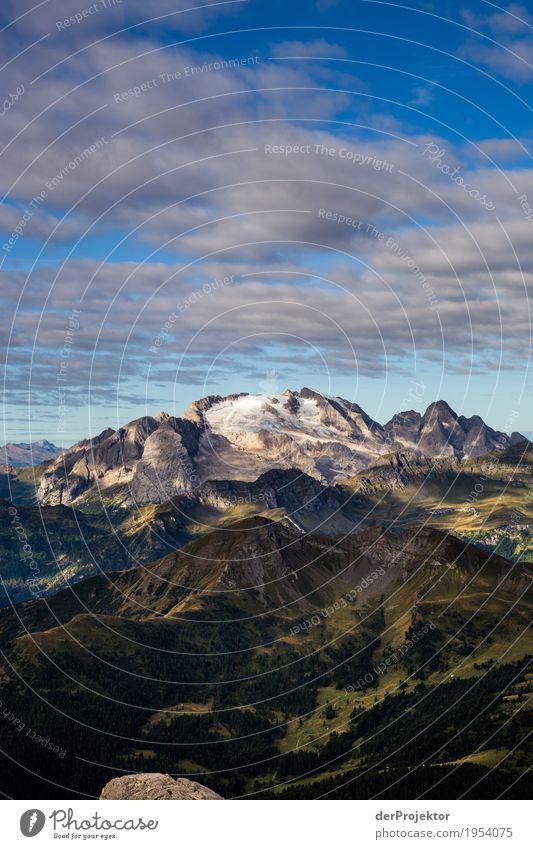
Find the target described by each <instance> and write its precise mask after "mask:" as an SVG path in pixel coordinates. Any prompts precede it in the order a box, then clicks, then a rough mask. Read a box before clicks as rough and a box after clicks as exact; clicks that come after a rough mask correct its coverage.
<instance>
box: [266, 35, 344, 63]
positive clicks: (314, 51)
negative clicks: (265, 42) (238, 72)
mask: <svg viewBox="0 0 533 849" xmlns="http://www.w3.org/2000/svg"><path fill="white" fill-rule="evenodd" d="M272 55H273V56H277V57H280V56H282V57H286V56H291V57H302V56H306V57H316V56H319V57H323V58H333V59H334V58H344V57H346V56H347V51H346V50H345V48H344V47H341V46H340V44H332V43H331V42H329V41H326V40H325V39H323V38H317V39H315V40H313V41H280V42H278V43H277V44H274V45H272Z"/></svg>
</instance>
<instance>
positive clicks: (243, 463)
mask: <svg viewBox="0 0 533 849" xmlns="http://www.w3.org/2000/svg"><path fill="white" fill-rule="evenodd" d="M522 439H524V437H522V436H520V434H513V435H512V436H507V435H506V434H504V433H500V432H498V431H494V430H493V429H492V428H490V427H488V426H487V425H486V424H485V423H484V422H483V421H482V419H481V418H479V416H472V417H471V418H465V417H464V416H457V414H456V413H454V411H453V410H452V409H451V408H450V407H449V406H448V404H446V403H445V402H444V401H439V402H437V403H434V404H430V406H429V407H428V409H427V410H426V412H425V413H424V415H420V414H419V413H417V412H415V411H413V410H410V411H407V412H403V413H398V414H397V415H396V416H394V418H393V419H391V421H390V422H388V423H387V424H385V425H381V424H379V423H378V422H375V421H374V420H373V419H372V418H370V416H368V415H367V414H366V413H365V412H364V410H362V409H361V407H359V406H358V405H357V404H354V403H352V402H350V401H346V400H344V399H342V398H334V397H330V396H327V395H324V394H321V393H319V392H316V391H314V390H312V389H306V388H305V389H302V390H301V391H300V392H293V391H290V390H286V391H285V392H283V393H281V394H265V395H249V394H246V393H243V394H239V395H230V396H227V397H224V398H222V397H220V396H209V397H207V398H202V399H201V400H199V401H196V402H195V403H194V404H193V405H192V406H191V407H190V408H189V409H188V410H187V411H186V412H185V413H183V415H182V416H181V417H179V418H177V417H174V416H170V415H168V414H167V413H160V414H159V415H158V416H155V417H151V416H148V417H145V418H142V419H137V420H135V421H133V422H130V423H129V424H127V425H126V426H125V427H122V428H120V429H119V430H117V431H113V430H111V429H109V430H106V431H104V432H103V433H102V434H100V436H98V437H96V438H94V439H92V440H85V441H83V442H80V443H78V444H77V445H75V446H73V447H72V448H71V449H69V450H68V451H67V452H65V454H63V455H62V457H61V458H60V459H58V460H57V461H56V462H55V463H54V464H52V465H51V466H50V467H49V468H48V469H47V470H46V471H45V473H44V475H43V477H42V480H41V485H40V490H39V498H40V500H41V501H42V502H43V503H47V504H58V503H70V502H72V501H76V500H77V499H78V498H80V497H87V496H88V495H92V494H94V495H96V496H97V497H100V495H102V496H103V497H109V498H114V499H119V500H120V501H121V502H122V503H124V504H131V503H138V504H146V503H149V502H152V503H161V502H163V501H165V500H167V499H169V498H171V497H172V496H173V495H175V494H177V493H183V492H188V491H192V490H195V489H197V488H198V487H199V486H200V485H201V484H202V483H204V482H205V481H208V480H242V481H254V480H256V479H257V478H258V477H259V476H260V475H262V474H264V473H265V472H267V471H269V470H270V469H273V468H277V469H299V470H300V471H302V472H305V473H306V474H307V475H309V476H310V477H312V478H315V479H316V480H319V481H320V482H322V483H323V484H330V483H333V482H335V481H338V480H342V479H343V478H347V477H350V476H351V475H354V474H355V473H357V472H358V471H360V470H361V469H364V468H367V467H368V466H370V465H372V463H374V462H375V461H376V459H377V458H378V457H380V456H381V455H383V454H388V453H391V452H394V451H401V450H407V451H410V452H414V453H418V454H422V455H424V456H428V457H450V456H451V457H456V458H464V457H470V456H477V455H480V454H484V453H487V452H488V451H492V450H497V449H503V448H506V447H508V446H509V445H511V444H513V443H514V442H518V441H520V440H522Z"/></svg>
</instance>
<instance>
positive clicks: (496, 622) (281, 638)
mask: <svg viewBox="0 0 533 849" xmlns="http://www.w3.org/2000/svg"><path fill="white" fill-rule="evenodd" d="M531 603H532V598H531V592H530V584H529V581H528V578H527V571H526V570H525V568H524V567H523V566H520V565H514V566H513V565H512V564H510V563H509V562H507V561H505V560H503V559H502V558H499V557H497V556H493V555H490V554H489V553H486V552H483V551H482V550H480V549H479V548H476V547H473V546H468V545H465V544H464V543H463V542H461V541H459V540H457V539H455V538H453V537H450V536H449V535H448V534H446V533H441V532H439V531H436V530H433V529H429V528H425V529H419V530H408V531H405V532H402V533H400V534H396V535H395V534H391V533H388V532H385V531H383V530H382V529H380V528H375V529H371V530H368V531H365V532H363V533H362V534H357V535H352V536H350V537H347V538H341V537H338V538H335V539H333V540H330V541H327V540H326V539H325V538H324V537H321V536H314V535H302V534H300V533H297V532H295V531H291V530H289V529H288V528H285V527H283V526H282V525H279V524H277V523H275V522H272V521H269V520H268V519H265V518H264V517H263V518H261V517H250V518H248V519H244V520H241V521H240V522H238V523H236V524H234V525H232V526H230V527H229V528H227V529H224V530H222V529H221V530H218V531H214V532H212V533H210V534H208V535H206V536H205V537H203V538H202V539H199V540H196V541H194V542H193V543H190V544H188V545H187V546H186V547H185V548H184V549H183V550H182V551H180V552H175V553H173V554H170V555H168V556H166V557H164V558H162V559H161V560H159V561H156V562H155V563H153V564H151V565H150V566H149V567H144V568H138V569H133V570H129V571H126V572H119V573H115V574H109V575H102V576H98V577H94V578H91V579H89V580H86V581H83V582H82V583H80V584H78V585H77V586H76V587H75V588H73V589H72V590H70V589H66V590H63V591H61V592H60V593H57V594H56V595H54V596H53V597H52V598H51V599H50V602H49V603H48V602H44V601H32V602H29V603H26V604H24V605H22V606H20V607H19V608H18V609H17V611H16V614H13V613H11V612H8V611H4V612H3V614H2V615H1V616H0V635H1V638H2V641H3V653H4V654H3V657H4V663H3V667H2V669H1V670H0V676H1V677H0V680H1V682H2V684H1V688H0V689H1V692H0V698H2V702H3V705H4V706H7V707H8V710H9V711H10V712H11V713H12V714H13V716H16V717H19V719H20V721H21V722H23V723H24V725H25V727H26V728H27V727H31V728H39V729H40V733H41V735H44V736H45V737H46V738H47V739H48V738H49V739H50V740H53V741H54V742H55V743H56V744H57V745H58V746H61V748H62V750H64V751H65V755H64V756H62V757H61V758H60V757H59V756H58V755H57V754H54V753H53V752H48V751H47V752H43V751H42V749H41V747H38V746H35V745H34V744H33V745H32V744H30V742H29V740H28V739H27V738H26V737H25V735H23V734H21V733H20V732H19V731H18V730H17V727H16V725H15V724H14V721H13V720H11V721H6V722H4V725H3V742H4V748H5V751H6V755H7V756H11V757H13V758H14V759H16V760H17V761H18V762H22V763H24V765H25V766H26V767H27V768H29V769H33V770H35V772H36V773H37V776H41V777H40V778H38V777H36V776H31V775H30V776H28V773H26V772H25V771H24V770H22V769H20V768H13V767H10V779H9V780H10V787H11V795H15V796H17V794H21V793H30V795H32V794H33V795H35V794H36V793H37V791H39V793H40V795H41V798H47V797H50V798H53V797H64V796H65V795H67V796H70V795H72V794H74V795H77V794H83V793H88V794H89V795H91V794H97V793H98V791H99V789H100V787H101V786H102V785H103V784H104V783H105V782H106V781H107V780H108V779H109V778H110V777H112V776H113V775H114V774H115V773H114V770H116V769H119V770H120V769H124V770H125V771H134V770H141V771H145V770H150V771H162V772H172V773H178V774H182V775H185V774H187V775H190V774H194V775H195V776H196V777H197V778H198V779H199V780H200V781H203V782H204V783H206V784H208V785H209V786H212V787H214V788H215V789H217V790H219V791H220V792H222V793H223V795H226V796H240V795H252V796H253V795H257V794H259V795H261V794H267V795H268V794H281V795H284V794H285V795H291V794H292V795H295V794H296V796H297V797H298V798H307V797H309V796H312V797H314V796H317V795H322V794H323V793H332V794H333V795H335V796H337V797H338V798H342V797H343V794H351V795H352V796H360V797H363V798H364V797H365V796H367V795H375V794H376V793H382V794H384V795H387V794H391V795H390V797H391V798H401V797H402V796H403V795H406V796H407V797H409V795H410V794H411V793H412V788H413V787H414V786H416V787H417V788H419V791H418V792H419V793H421V794H426V795H428V796H429V797H434V798H442V797H444V798H446V794H447V793H450V792H451V790H450V788H454V787H455V788H457V793H459V790H460V791H461V792H463V790H464V791H465V792H469V791H468V788H469V787H471V786H472V785H474V784H475V782H477V781H478V779H479V784H476V791H472V792H477V789H478V787H479V788H481V789H480V792H481V793H482V794H483V795H486V796H487V797H489V798H490V797H491V796H492V794H494V793H495V788H496V787H501V788H502V792H504V793H509V794H510V795H511V796H513V795H522V794H525V793H526V791H527V788H526V787H525V785H524V784H523V783H522V779H521V778H520V776H521V774H522V772H523V766H522V764H523V760H524V758H526V757H527V756H528V751H527V738H526V733H525V726H524V717H525V710H526V708H527V704H528V699H529V693H530V685H531V680H530V677H529V674H528V666H529V662H530V656H531V654H532V645H531V636H530V633H529V632H528V624H529V622H530V619H531ZM28 687H31V691H32V693H33V697H32V699H30V700H29V699H28V698H27V693H28ZM428 729H431V730H430V732H429V733H428ZM500 755H502V757H500ZM488 776H492V777H493V778H494V779H495V780H494V781H491V780H489V778H488ZM441 779H442V780H441ZM56 783H59V784H61V785H63V787H58V786H57V785H56ZM64 787H68V788H69V792H68V793H66V792H65V789H64ZM23 788H24V790H23ZM347 788H348V789H347ZM507 788H511V789H509V790H507ZM30 791H31V792H30ZM454 792H455V791H454Z"/></svg>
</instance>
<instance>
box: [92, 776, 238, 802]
mask: <svg viewBox="0 0 533 849" xmlns="http://www.w3.org/2000/svg"><path fill="white" fill-rule="evenodd" d="M100 799H123V800H128V799H222V796H219V795H218V793H215V792H214V791H213V790H210V789H209V788H208V787H204V785H203V784H198V783H197V782H196V781H189V780H188V779H187V778H176V779H174V778H172V776H170V775H163V774H162V773H160V772H151V773H150V772H149V773H144V774H141V775H124V776H121V777H120V778H113V779H112V780H111V781H109V782H108V783H107V784H106V785H105V787H104V789H103V790H102V792H101V793H100Z"/></svg>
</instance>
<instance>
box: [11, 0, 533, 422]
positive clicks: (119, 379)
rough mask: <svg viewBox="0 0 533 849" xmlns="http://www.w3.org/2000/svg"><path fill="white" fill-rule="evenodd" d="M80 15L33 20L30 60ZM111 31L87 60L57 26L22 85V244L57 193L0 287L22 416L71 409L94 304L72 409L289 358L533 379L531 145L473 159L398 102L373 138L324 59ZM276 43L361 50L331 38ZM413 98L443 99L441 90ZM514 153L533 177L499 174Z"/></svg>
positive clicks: (54, 9)
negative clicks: (407, 120)
mask: <svg viewBox="0 0 533 849" xmlns="http://www.w3.org/2000/svg"><path fill="white" fill-rule="evenodd" d="M12 8H13V10H14V9H15V7H14V6H13V7H12ZM128 8H130V7H128ZM167 8H168V6H166V5H165V4H163V3H162V4H160V5H157V6H156V8H155V10H154V14H155V13H156V12H157V11H159V12H161V13H163V12H164V10H165V9H167ZM61 9H63V7H62V6H60V5H58V6H50V7H45V6H43V7H42V8H41V9H40V10H38V11H36V12H35V15H39V16H41V15H45V13H46V15H48V17H47V18H46V19H42V18H39V21H37V20H36V19H35V18H34V17H33V15H32V16H28V18H30V17H31V19H32V25H31V26H30V21H29V20H26V18H24V19H23V20H22V21H21V24H20V26H19V28H18V29H17V37H18V38H19V39H20V43H21V44H24V43H28V40H31V38H34V37H35V36H36V33H37V30H38V27H37V24H39V26H40V27H41V29H40V32H41V34H42V33H43V32H45V31H47V28H46V25H47V24H48V29H50V24H53V22H54V19H53V16H54V15H55V14H59V12H58V10H59V11H61ZM130 11H131V10H130ZM128 14H130V12H128ZM50 15H51V16H52V17H50ZM93 17H94V18H96V17H97V16H96V15H94V16H93ZM101 17H102V22H101V23H100V24H97V23H95V21H92V23H91V24H90V26H91V27H92V29H91V32H90V33H89V30H87V31H86V32H85V35H83V34H82V33H81V31H80V32H78V30H76V33H73V42H72V48H73V50H72V53H73V55H71V56H70V57H69V58H68V60H67V61H64V60H65V57H66V54H65V50H64V46H65V39H64V37H63V38H59V36H60V35H61V34H60V33H59V34H57V33H56V34H54V36H53V37H52V36H50V37H49V38H45V39H44V40H43V41H42V43H40V44H39V45H38V46H37V47H36V48H35V49H34V50H33V49H32V50H31V51H28V52H27V53H26V54H24V56H23V57H21V59H20V60H16V61H14V62H13V63H12V64H11V65H10V66H8V68H7V69H6V78H5V79H6V85H7V89H8V90H15V87H16V86H17V85H19V84H20V83H21V82H22V83H23V84H24V87H25V90H24V94H23V96H22V97H21V98H20V99H19V101H17V103H16V104H14V105H13V107H12V108H11V109H10V110H9V111H8V112H7V113H6V114H5V115H4V116H3V118H2V126H3V129H4V134H5V135H4V138H5V142H4V143H5V145H6V147H5V149H4V151H3V153H2V165H3V168H2V170H1V172H0V189H1V190H2V193H5V194H6V195H7V197H8V203H7V204H5V205H3V206H2V207H1V208H0V209H1V211H0V225H1V226H2V228H3V230H4V232H5V233H6V234H7V235H8V236H9V233H10V232H12V231H13V230H14V229H15V228H16V227H17V223H18V221H19V220H20V218H21V216H22V215H23V214H24V211H25V210H26V209H27V208H28V207H29V205H30V204H31V203H32V200H33V199H34V198H35V197H37V196H39V194H40V193H42V192H43V191H45V195H46V196H45V198H44V200H43V202H42V204H41V205H39V214H38V215H32V216H31V217H30V218H29V220H28V221H27V223H26V224H25V226H24V228H23V232H22V235H21V236H20V238H19V239H18V240H17V241H16V244H15V246H14V247H13V249H12V250H11V251H10V252H9V255H8V256H7V257H6V262H5V263H4V268H3V270H2V271H1V272H0V281H1V289H0V292H1V295H0V297H1V301H2V307H3V313H4V316H5V317H6V318H8V319H9V321H8V328H9V325H10V324H11V323H12V336H11V338H10V339H9V337H6V338H5V339H4V341H5V344H6V347H7V345H8V342H9V351H8V355H7V363H8V389H9V392H10V397H11V398H12V399H15V400H19V401H24V400H25V399H26V395H27V377H28V375H30V376H31V378H30V380H31V397H32V400H33V402H36V403H47V402H48V403H50V397H52V398H54V397H55V396H54V393H55V392H56V391H57V373H58V369H59V367H60V363H61V361H62V356H63V355H62V351H63V348H64V345H65V341H64V340H65V335H66V333H67V330H66V328H67V326H68V317H69V315H70V314H71V312H72V310H73V309H79V310H80V312H81V314H80V317H79V327H77V328H76V330H75V332H74V333H73V334H72V336H73V340H72V345H71V347H70V349H69V355H68V367H67V369H66V371H67V381H68V384H67V385H68V392H69V402H70V403H71V404H72V405H73V406H74V405H84V404H86V402H87V397H91V398H92V399H93V401H94V402H95V403H106V404H107V403H112V402H113V399H114V398H115V397H116V396H117V392H118V393H119V394H121V393H124V394H126V395H127V397H129V398H131V399H134V398H137V399H138V398H144V397H146V399H148V400H147V403H148V402H149V401H150V402H151V400H152V399H155V398H158V397H160V396H161V395H162V394H164V390H165V387H167V386H168V385H169V384H173V383H174V382H176V383H177V385H182V384H183V385H189V386H198V387H200V388H202V387H203V385H204V383H205V381H206V380H207V379H209V380H210V381H223V380H225V379H227V378H229V377H232V378H233V380H234V381H235V382H237V381H238V380H239V379H241V376H242V374H243V369H245V370H246V373H247V374H250V375H253V374H256V373H259V372H260V371H263V370H264V369H263V366H265V364H266V365H267V366H268V365H269V364H278V363H279V362H283V361H286V362H287V361H288V362H290V364H291V369H292V371H293V373H296V372H297V371H298V369H302V370H304V369H305V368H309V367H310V364H311V365H312V367H313V369H315V370H316V369H318V370H319V369H321V368H323V367H327V369H328V371H329V372H330V373H331V374H341V375H351V374H355V373H357V372H359V373H364V374H366V375H370V376H374V377H378V376H383V375H385V374H387V373H388V372H389V371H391V370H393V371H395V372H397V373H400V374H401V373H405V371H406V369H407V368H408V367H409V365H410V364H411V365H412V364H413V363H415V362H419V361H422V362H425V363H430V364H433V365H434V364H435V363H436V364H437V367H441V368H446V369H448V370H454V371H457V373H462V372H464V371H468V370H475V371H483V370H485V371H486V370H487V369H493V368H494V367H495V365H494V364H495V363H496V364H497V363H498V362H499V360H500V358H501V359H502V360H503V363H504V365H505V367H506V368H510V367H514V368H520V366H521V364H522V365H523V360H524V352H525V351H527V350H529V323H528V322H529V312H528V294H529V292H530V289H531V283H532V281H531V275H530V273H529V272H528V271H527V269H528V268H531V263H532V261H533V248H532V245H533V240H532V239H531V233H532V230H531V222H530V221H528V220H527V215H526V214H525V212H524V209H525V207H523V206H521V204H520V202H519V200H518V198H519V196H520V195H522V194H526V195H527V196H528V197H529V198H530V199H531V202H532V203H533V170H532V169H531V168H528V167H527V166H526V164H525V162H523V161H521V160H520V159H515V158H514V155H515V153H516V152H517V150H518V149H517V147H516V145H515V143H514V142H512V140H509V139H497V138H496V139H495V138H490V139H486V140H484V141H481V142H480V143H479V144H478V145H477V147H476V146H474V145H471V146H466V145H461V146H454V145H453V144H452V143H451V142H449V141H447V140H443V139H440V138H436V137H433V136H430V135H426V134H422V133H419V134H416V133H413V130H412V128H411V127H403V126H402V125H401V123H400V122H399V121H398V120H397V119H394V118H392V117H391V116H390V115H389V114H388V113H387V112H380V111H378V110H377V108H376V107H375V106H373V107H372V109H370V108H369V109H368V110H367V112H365V116H364V117H365V121H366V120H367V119H368V121H369V122H370V119H371V124H372V129H371V130H365V129H364V128H362V127H361V126H359V125H358V124H360V123H361V121H360V115H359V113H358V112H357V109H356V108H355V107H354V103H356V102H357V101H354V100H353V99H352V98H351V97H350V95H347V94H342V93H337V92H332V91H329V90H328V87H327V86H325V85H324V77H323V75H322V76H320V74H321V73H322V71H320V70H319V69H317V68H316V67H315V63H313V62H301V63H294V64H289V63H281V62H269V61H267V57H265V56H264V55H262V54H261V53H259V54H258V53H257V51H256V50H255V48H254V45H253V44H252V45H251V46H250V47H246V49H244V50H243V51H242V52H241V53H238V52H237V53H233V54H223V53H221V52H216V51H215V48H214V46H211V45H212V42H210V41H209V40H208V39H206V40H204V39H202V38H200V39H199V40H198V41H195V42H194V46H192V45H191V44H181V45H176V44H171V43H169V42H168V40H166V41H161V40H159V39H158V37H157V34H156V33H155V32H154V30H153V29H151V30H150V31H149V32H148V33H143V37H142V39H141V38H136V37H135V34H132V33H130V34H129V36H128V37H127V38H125V37H122V36H115V35H112V36H110V37H109V38H108V37H107V35H109V32H108V27H109V20H110V19H109V18H107V19H106V21H107V23H104V19H103V16H101ZM82 26H83V25H82V24H80V25H79V27H80V28H81V27H82ZM32 27H34V28H35V29H33V28H32ZM97 27H100V29H97ZM73 29H74V28H73ZM96 34H98V35H100V36H101V39H102V40H98V39H96V41H97V42H98V43H95V44H94V45H92V46H91V47H90V49H89V48H88V47H87V49H86V46H87V44H88V43H89V36H90V39H92V40H95V35H96ZM509 37H512V38H515V37H516V33H515V32H514V31H513V32H512V33H511V34H510V35H509ZM24 39H26V41H24ZM84 39H86V40H84ZM274 49H275V51H276V55H278V56H279V55H283V51H286V50H287V51H290V52H291V53H292V55H295V52H296V53H297V52H300V55H306V56H310V55H330V56H333V55H334V53H333V52H332V51H334V52H336V54H337V56H338V57H341V56H342V52H343V49H342V48H340V47H339V46H338V45H331V44H329V43H327V42H322V41H320V40H318V41H312V42H309V43H306V44H305V45H302V44H301V43H300V42H282V43H278V44H277V45H276V46H275V48H274ZM39 75H42V76H40V77H39V79H38V80H37V81H36V82H34V83H32V80H34V79H36V78H37V77H38V76H39ZM413 94H414V97H415V98H416V97H418V100H419V105H423V104H422V102H421V101H422V100H424V98H427V96H428V90H426V89H422V88H420V89H419V90H417V89H415V90H414V91H413ZM98 139H104V140H105V141H104V143H103V144H102V145H101V146H100V147H98V148H97V149H96V150H94V152H92V153H91V154H90V155H87V156H82V155H81V154H83V152H84V151H85V150H87V149H90V148H91V146H93V145H94V144H95V142H96V141H97V140H98ZM430 145H431V146H433V147H432V149H433V148H436V149H437V150H439V151H441V153H439V155H438V156H436V157H434V158H433V159H432V158H431V157H430V156H428V155H427V150H428V146H430ZM518 153H519V150H518ZM493 156H494V157H496V158H497V160H498V161H499V162H503V163H505V162H512V163H513V164H514V165H516V164H517V163H518V164H519V165H520V166H521V167H515V168H513V169H511V168H509V169H505V168H502V169H501V170H498V169H497V168H495V167H493V165H492V163H491V161H490V159H489V158H488V157H493ZM77 159H79V160H80V161H79V163H78V164H77V165H76V167H75V168H72V169H69V168H68V163H70V162H72V161H77ZM65 169H66V175H65V177H64V179H61V180H60V181H59V182H58V183H57V184H55V185H54V188H53V189H48V188H47V184H48V183H49V182H50V181H51V180H52V179H53V178H54V175H57V174H61V173H63V172H65ZM453 175H455V176H453ZM456 177H457V179H455V178H456ZM459 178H460V179H461V180H462V183H460V182H459ZM465 186H466V187H469V188H468V190H467V189H466V188H465ZM483 195H486V197H487V198H488V199H490V201H491V203H492V204H493V205H494V212H493V213H491V212H490V211H489V210H488V209H486V208H484V207H483V206H482V205H481V204H480V202H479V200H478V199H479V197H481V196H483ZM49 239H50V242H49V244H48V247H46V248H45V244H46V243H47V240H49ZM390 239H394V241H393V242H389V240H390ZM60 240H63V241H62V242H61V246H60V248H55V247H54V245H55V243H56V242H57V241H60ZM65 240H66V245H65V246H64V247H63V245H64V244H65ZM78 240H79V245H78V244H77V242H78ZM35 243H37V245H38V248H37V250H33V248H34V246H35ZM50 245H51V247H50ZM41 248H43V253H42V254H39V250H40V249H41ZM59 250H60V251H61V253H60V254H59V255H60V256H61V260H58V259H57V257H58V251H59ZM80 254H82V255H84V256H85V257H86V258H85V259H80V258H79V256H80ZM28 257H29V261H28V265H31V261H32V260H33V259H34V258H35V259H36V267H35V268H34V269H32V270H31V273H29V272H28V273H25V272H23V271H22V270H20V262H21V261H22V259H27V258H28ZM125 257H126V259H125ZM7 260H8V261H7ZM62 260H64V261H62ZM17 263H19V264H18V265H17ZM415 269H418V271H416V270H415ZM524 269H525V271H524ZM226 278H230V279H231V282H230V283H220V281H224V280H225V279H226ZM216 281H218V282H216ZM431 293H433V295H431ZM19 297H20V304H18V302H19ZM432 298H433V300H432ZM17 304H18V306H16V305H17ZM156 340H158V341H157V344H156ZM153 348H155V349H156V351H155V352H154V351H153V350H151V349H153ZM185 351H186V352H187V355H186V356H185V357H184V356H183V355H184V352H185ZM354 352H355V354H354Z"/></svg>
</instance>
